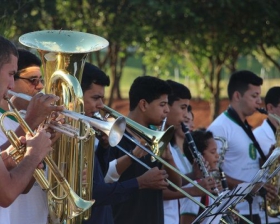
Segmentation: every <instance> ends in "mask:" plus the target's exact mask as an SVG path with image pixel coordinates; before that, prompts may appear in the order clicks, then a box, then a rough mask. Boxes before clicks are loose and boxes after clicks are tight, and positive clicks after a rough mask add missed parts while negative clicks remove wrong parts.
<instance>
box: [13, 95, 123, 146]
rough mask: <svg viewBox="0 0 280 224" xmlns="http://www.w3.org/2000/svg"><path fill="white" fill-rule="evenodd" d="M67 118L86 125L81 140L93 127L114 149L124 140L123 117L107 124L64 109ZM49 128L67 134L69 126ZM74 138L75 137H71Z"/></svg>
mask: <svg viewBox="0 0 280 224" xmlns="http://www.w3.org/2000/svg"><path fill="white" fill-rule="evenodd" d="M8 94H10V95H13V96H15V97H19V98H21V99H24V100H27V101H30V100H31V99H32V97H31V96H28V95H26V94H23V93H16V92H14V91H11V90H8ZM60 113H61V114H63V115H64V116H66V117H70V118H72V119H74V120H77V121H80V122H83V123H84V124H86V127H87V128H86V129H87V130H86V131H87V132H86V134H85V135H84V136H81V137H80V138H79V139H80V140H82V139H86V138H87V137H88V135H89V134H90V126H93V127H94V128H96V129H99V130H101V131H102V132H104V133H105V134H106V135H107V136H108V137H109V138H108V140H109V144H110V145H111V146H112V147H114V146H116V145H117V144H118V143H119V142H120V140H121V139H122V136H123V133H124V131H125V127H126V121H125V119H124V118H123V117H118V118H117V119H116V120H115V121H114V122H107V121H101V120H98V119H94V118H90V117H88V116H85V115H82V114H79V113H77V112H74V111H70V110H66V109H64V110H63V111H62V112H60ZM47 125H48V126H49V127H51V128H53V129H55V130H56V131H59V132H62V133H65V132H64V130H65V129H66V128H68V127H67V126H64V125H61V124H47ZM70 137H74V136H70Z"/></svg>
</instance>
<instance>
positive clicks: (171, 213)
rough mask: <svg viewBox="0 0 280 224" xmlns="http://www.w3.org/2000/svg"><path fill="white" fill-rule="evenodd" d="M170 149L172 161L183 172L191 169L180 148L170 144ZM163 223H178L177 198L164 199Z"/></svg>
mask: <svg viewBox="0 0 280 224" xmlns="http://www.w3.org/2000/svg"><path fill="white" fill-rule="evenodd" d="M169 145H170V144H169ZM170 151H171V153H172V156H173V159H174V162H175V164H176V166H177V168H178V169H179V171H180V172H182V173H183V174H186V173H189V172H191V170H192V166H191V164H190V163H189V161H188V160H187V158H186V156H185V155H182V154H181V151H180V149H178V148H175V147H172V146H171V145H170ZM163 206H164V223H165V224H178V223H179V200H178V199H174V200H164V201H163Z"/></svg>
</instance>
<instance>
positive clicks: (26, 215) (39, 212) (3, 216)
mask: <svg viewBox="0 0 280 224" xmlns="http://www.w3.org/2000/svg"><path fill="white" fill-rule="evenodd" d="M1 115H2V113H0V116H1ZM4 125H5V127H6V128H8V129H9V130H15V129H16V128H17V127H18V123H17V122H15V121H14V120H12V119H10V118H7V117H6V118H5V119H4ZM6 141H7V138H6V136H5V135H4V133H3V132H2V131H0V144H3V143H5V142H6ZM48 213H49V212H48V204H47V195H46V192H44V191H43V190H42V189H41V187H40V186H39V185H38V184H37V183H36V182H35V183H34V185H33V187H32V188H31V189H30V191H29V192H28V193H27V194H21V195H19V196H18V197H17V198H16V200H15V201H14V202H13V203H12V204H11V205H10V206H9V207H7V208H2V207H0V224H22V223H30V224H31V223H34V224H35V223H36V224H46V223H47V217H48Z"/></svg>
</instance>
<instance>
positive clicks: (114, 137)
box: [107, 117, 126, 147]
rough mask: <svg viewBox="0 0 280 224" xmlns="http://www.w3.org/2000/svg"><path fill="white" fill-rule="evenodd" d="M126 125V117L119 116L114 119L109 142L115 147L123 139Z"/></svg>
mask: <svg viewBox="0 0 280 224" xmlns="http://www.w3.org/2000/svg"><path fill="white" fill-rule="evenodd" d="M125 127H126V121H125V118H124V117H119V118H118V119H116V120H115V121H114V123H113V124H112V127H111V129H110V131H109V133H108V134H107V135H108V136H109V138H108V140H109V144H110V146H112V147H114V146H116V145H117V144H119V142H120V141H121V139H122V137H123V134H124V131H125Z"/></svg>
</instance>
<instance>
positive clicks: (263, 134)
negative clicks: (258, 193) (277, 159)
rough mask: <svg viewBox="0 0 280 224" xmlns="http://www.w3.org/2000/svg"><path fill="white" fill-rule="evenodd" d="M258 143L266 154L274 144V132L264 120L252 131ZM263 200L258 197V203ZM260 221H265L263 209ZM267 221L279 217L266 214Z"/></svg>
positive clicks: (270, 221) (275, 220)
mask: <svg viewBox="0 0 280 224" xmlns="http://www.w3.org/2000/svg"><path fill="white" fill-rule="evenodd" d="M253 133H254V135H255V137H256V139H257V141H258V143H259V144H260V147H261V149H262V150H263V153H264V154H265V155H267V154H268V153H269V149H270V147H271V145H274V144H275V143H276V139H275V134H274V133H273V130H272V129H271V127H270V126H269V124H268V123H267V121H266V120H264V121H263V123H262V125H261V126H259V127H258V128H256V129H255V130H254V131H253ZM262 202H263V199H262V198H260V203H262ZM259 215H260V217H261V220H262V223H266V221H265V212H264V210H261V211H260V213H259ZM268 222H269V223H275V222H280V219H279V218H273V217H270V216H268Z"/></svg>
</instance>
